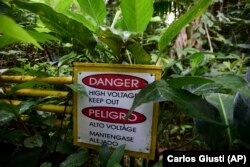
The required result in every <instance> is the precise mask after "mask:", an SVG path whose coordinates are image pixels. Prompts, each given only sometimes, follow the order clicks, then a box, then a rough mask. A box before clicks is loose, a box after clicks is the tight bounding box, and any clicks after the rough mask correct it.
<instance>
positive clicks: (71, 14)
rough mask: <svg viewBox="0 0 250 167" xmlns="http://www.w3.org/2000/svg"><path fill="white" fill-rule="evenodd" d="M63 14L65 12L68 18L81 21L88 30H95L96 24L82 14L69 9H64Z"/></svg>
mask: <svg viewBox="0 0 250 167" xmlns="http://www.w3.org/2000/svg"><path fill="white" fill-rule="evenodd" d="M64 14H66V15H67V16H68V17H69V18H71V19H74V20H76V21H78V22H80V23H82V24H83V25H85V26H86V27H87V28H88V29H89V30H91V31H93V32H95V31H96V30H97V29H98V27H97V26H96V24H95V23H94V22H92V21H91V20H90V19H86V18H85V17H84V16H83V15H80V14H78V13H74V12H71V11H69V10H68V11H66V12H65V13H64Z"/></svg>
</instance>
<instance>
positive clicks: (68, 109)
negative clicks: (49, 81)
mask: <svg viewBox="0 0 250 167" xmlns="http://www.w3.org/2000/svg"><path fill="white" fill-rule="evenodd" d="M0 102H5V103H8V104H12V105H19V104H20V103H21V102H22V101H19V100H7V99H0ZM35 109H36V110H40V111H44V112H53V113H58V114H62V113H63V112H64V110H65V114H72V106H64V105H55V104H41V105H39V106H37V107H36V108H35Z"/></svg>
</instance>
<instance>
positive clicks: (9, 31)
mask: <svg viewBox="0 0 250 167" xmlns="http://www.w3.org/2000/svg"><path fill="white" fill-rule="evenodd" d="M0 22H1V26H0V33H3V34H4V35H6V36H9V37H11V38H13V39H16V40H18V41H23V42H28V43H32V44H33V45H35V46H37V47H38V48H40V49H42V47H41V46H40V45H39V44H38V43H37V41H36V40H35V39H34V38H33V37H32V36H31V35H30V34H29V33H28V32H27V31H25V30H24V29H23V28H22V27H20V26H19V25H18V24H16V23H15V22H14V21H13V20H12V19H11V18H9V17H7V16H5V15H2V14H0Z"/></svg>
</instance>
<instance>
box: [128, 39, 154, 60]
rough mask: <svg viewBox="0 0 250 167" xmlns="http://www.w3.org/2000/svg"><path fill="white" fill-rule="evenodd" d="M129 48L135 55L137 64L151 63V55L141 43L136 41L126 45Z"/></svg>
mask: <svg viewBox="0 0 250 167" xmlns="http://www.w3.org/2000/svg"><path fill="white" fill-rule="evenodd" d="M126 47H127V49H128V50H129V51H130V52H131V53H132V54H133V55H134V58H135V63H136V64H149V63H150V60H151V56H150V55H149V54H148V53H147V52H146V51H145V50H144V49H143V47H142V46H141V45H140V44H139V43H134V44H130V45H127V46H126Z"/></svg>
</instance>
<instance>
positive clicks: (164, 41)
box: [158, 0, 213, 52]
mask: <svg viewBox="0 0 250 167" xmlns="http://www.w3.org/2000/svg"><path fill="white" fill-rule="evenodd" d="M212 1H213V0H199V1H198V2H197V3H195V5H194V6H193V7H192V8H191V9H189V10H188V11H187V12H186V13H185V14H184V15H182V16H180V17H179V18H178V19H177V20H176V21H175V22H173V23H172V24H171V25H170V26H169V27H168V28H166V29H165V30H164V31H163V33H162V35H161V38H160V41H159V43H158V49H159V51H160V52H164V51H165V49H166V48H167V46H168V45H169V43H170V42H171V41H172V40H173V39H174V38H175V36H176V35H177V34H178V33H179V32H180V31H181V29H182V28H183V27H185V26H186V25H187V24H188V23H190V22H191V21H192V20H194V19H195V18H196V17H199V16H201V15H202V14H203V13H204V12H205V11H206V10H207V8H208V6H209V5H210V4H211V3H212Z"/></svg>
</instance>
